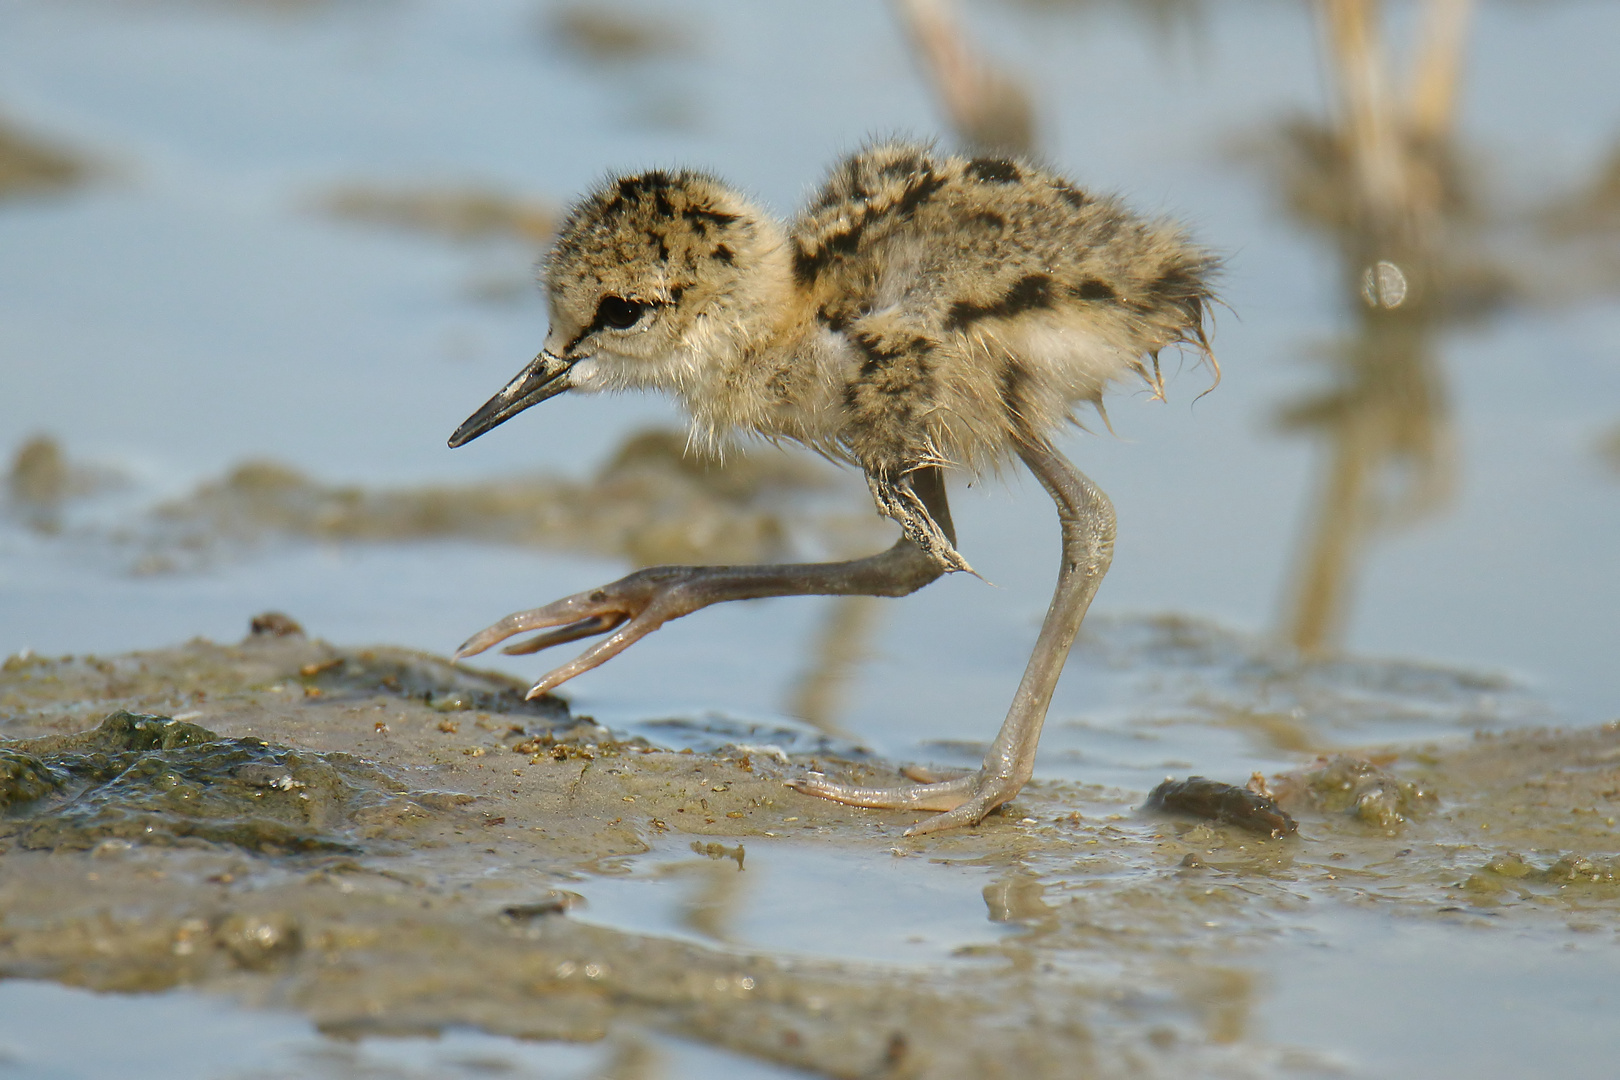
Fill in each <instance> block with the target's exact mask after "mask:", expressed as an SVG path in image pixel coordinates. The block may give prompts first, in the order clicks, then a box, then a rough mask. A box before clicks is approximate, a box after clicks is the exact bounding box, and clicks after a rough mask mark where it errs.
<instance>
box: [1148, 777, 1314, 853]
mask: <svg viewBox="0 0 1620 1080" xmlns="http://www.w3.org/2000/svg"><path fill="white" fill-rule="evenodd" d="M1143 805H1144V809H1148V810H1167V811H1171V812H1179V813H1183V814H1192V815H1194V816H1196V817H1204V818H1210V819H1212V820H1214V821H1219V822H1223V823H1224V824H1227V825H1236V826H1237V827H1238V828H1240V829H1247V830H1248V831H1249V832H1253V833H1259V834H1261V835H1262V836H1269V837H1271V838H1272V839H1273V840H1279V839H1281V838H1282V837H1284V836H1287V835H1289V834H1290V833H1295V832H1298V831H1299V825H1298V824H1297V823H1296V822H1295V821H1294V819H1293V818H1291V817H1289V816H1288V815H1287V814H1285V813H1284V812H1283V811H1282V809H1281V808H1280V807H1279V806H1278V805H1277V802H1276V800H1275V799H1272V798H1271V797H1270V796H1267V795H1261V794H1259V793H1258V792H1254V791H1250V790H1249V789H1248V788H1240V787H1238V786H1237V785H1235V784H1223V783H1221V782H1220V781H1219V780H1206V779H1205V778H1204V777H1202V776H1189V777H1187V779H1185V780H1166V781H1165V782H1164V783H1162V784H1160V785H1159V786H1158V787H1156V788H1154V789H1153V791H1152V792H1151V793H1150V794H1149V795H1148V798H1147V802H1146V803H1145V804H1143Z"/></svg>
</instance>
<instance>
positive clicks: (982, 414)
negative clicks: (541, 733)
mask: <svg viewBox="0 0 1620 1080" xmlns="http://www.w3.org/2000/svg"><path fill="white" fill-rule="evenodd" d="M1215 269H1216V260H1215V259H1214V257H1213V256H1211V255H1210V254H1209V253H1208V252H1205V251H1203V250H1202V249H1200V248H1198V247H1196V246H1194V245H1193V244H1192V243H1190V242H1189V241H1188V239H1187V238H1186V236H1185V235H1184V234H1183V233H1182V231H1181V230H1180V229H1179V228H1177V227H1176V226H1174V225H1172V224H1168V223H1164V222H1153V221H1147V220H1144V219H1142V218H1139V217H1137V216H1135V215H1133V214H1132V213H1131V212H1130V211H1129V210H1127V209H1126V208H1125V207H1124V206H1123V205H1121V204H1120V203H1119V202H1118V201H1117V200H1115V199H1112V198H1108V197H1102V196H1096V195H1092V194H1089V193H1087V192H1084V191H1082V190H1081V189H1080V188H1078V187H1076V186H1075V185H1073V184H1071V183H1069V182H1068V181H1066V180H1064V179H1063V178H1061V177H1059V176H1056V175H1054V174H1052V173H1050V172H1047V171H1045V170H1043V169H1040V168H1038V167H1036V166H1035V165H1033V164H1030V163H1028V162H1025V161H1019V160H1010V159H1004V158H994V157H979V158H973V159H965V158H960V157H953V156H946V155H942V154H938V153H936V152H934V151H932V150H931V149H930V148H928V147H925V146H919V145H915V144H911V143H905V142H893V143H882V144H877V145H873V146H870V147H867V148H866V149H863V150H861V151H859V152H857V153H855V154H852V155H850V156H849V157H847V158H845V159H844V160H843V161H841V162H839V163H838V164H837V165H836V166H835V167H834V168H833V170H832V173H831V175H830V176H829V177H828V179H827V181H826V183H825V184H824V186H823V187H822V189H821V190H820V191H819V192H818V193H817V194H816V196H815V197H814V198H813V199H812V200H811V202H810V204H809V206H808V207H807V208H806V209H805V210H804V211H803V212H802V213H801V214H800V215H799V216H798V217H797V218H796V219H795V220H794V221H793V222H792V223H791V224H789V225H787V226H786V227H783V226H782V225H780V224H778V223H777V222H775V221H773V220H772V219H771V217H770V216H769V215H768V214H766V213H765V212H764V211H762V210H760V209H759V208H758V207H756V206H754V205H753V204H752V203H750V202H749V201H748V200H747V199H746V198H744V197H743V196H742V195H741V194H739V193H737V192H736V191H735V190H734V189H732V188H730V187H728V186H727V185H726V184H724V183H722V182H721V181H719V180H717V179H715V178H714V177H711V176H708V175H706V174H703V173H698V172H687V171H680V172H666V171H661V170H657V171H651V172H645V173H640V174H638V175H634V176H625V177H622V178H618V179H614V180H611V181H609V182H608V183H606V184H604V185H603V186H601V187H600V188H598V189H597V190H596V191H594V192H592V193H591V194H589V195H587V196H586V197H585V198H584V199H583V200H581V201H580V203H579V204H578V205H577V206H575V207H574V209H573V210H572V211H571V213H570V214H569V216H568V218H567V220H566V221H565V222H564V224H563V227H562V229H561V232H560V234H559V237H558V240H557V242H556V245H555V246H554V248H553V249H552V251H551V253H550V255H549V256H548V257H547V259H546V261H545V264H544V279H545V288H546V297H547V301H548V304H549V307H550V313H551V328H550V332H549V333H548V335H547V337H546V341H545V347H544V349H543V350H542V351H541V353H540V355H539V356H537V357H536V358H535V359H534V361H533V362H532V363H531V364H530V365H529V366H528V367H527V368H525V369H524V370H523V371H522V372H520V373H519V374H518V376H517V377H516V378H514V379H513V380H512V381H511V382H510V383H509V384H508V385H507V386H506V387H505V388H504V389H503V390H501V392H500V393H498V394H497V395H496V396H495V397H494V398H492V399H490V401H489V402H488V403H486V404H485V405H484V406H483V407H482V408H480V409H479V410H478V411H477V412H476V413H474V414H473V415H472V416H471V417H470V418H468V420H467V421H466V423H464V424H463V425H462V426H461V427H460V428H459V429H458V430H457V431H456V433H455V434H454V435H453V436H452V437H451V439H450V445H451V446H453V447H454V446H460V445H462V444H464V443H466V442H468V441H470V440H472V439H474V438H477V437H478V436H479V435H481V434H483V433H484V432H486V431H488V430H490V429H491V428H493V427H495V426H496V425H497V424H500V423H502V422H504V421H506V420H508V419H510V418H511V417H513V416H515V415H517V414H518V413H519V412H521V411H523V410H524V409H527V408H529V407H530V406H532V405H535V404H538V403H539V402H541V401H544V400H546V399H548V398H551V397H554V396H555V395H557V394H560V393H562V392H564V391H568V390H573V391H577V392H595V391H602V390H625V389H633V388H637V389H640V388H646V389H657V390H662V391H666V392H669V393H671V394H673V395H674V396H675V397H676V398H677V399H678V400H679V401H680V402H681V404H682V405H683V406H684V408H685V409H686V411H687V413H688V414H689V415H690V417H691V419H692V434H693V437H694V438H695V439H696V440H698V441H701V442H703V443H707V444H709V445H710V446H711V447H713V448H718V447H719V445H720V444H723V443H724V442H726V441H728V440H730V439H732V438H734V437H736V436H738V435H747V434H752V435H757V436H761V437H764V438H766V439H770V440H782V439H787V440H791V441H794V442H798V443H801V444H803V445H805V446H808V447H810V448H811V449H813V450H816V451H818V452H820V453H822V454H824V455H826V456H828V457H830V458H833V459H835V460H838V461H842V462H846V463H849V464H853V465H856V466H858V467H859V468H861V469H862V470H863V472H864V473H865V474H866V478H867V482H868V484H869V485H870V487H871V491H872V495H873V498H874V500H875V502H876V505H877V508H878V511H879V512H880V513H881V514H883V515H884V516H886V517H889V518H892V519H894V520H895V521H896V522H897V523H898V524H899V525H900V528H901V537H900V539H899V540H898V541H897V542H896V544H895V545H894V547H892V548H890V549H889V550H888V551H886V552H884V553H882V554H880V555H874V556H871V557H868V558H866V559H856V560H851V561H848V562H841V563H826V564H802V565H781V566H741V567H657V568H653V569H651V570H645V571H641V572H639V573H637V574H632V575H630V576H629V577H627V578H624V579H621V580H620V581H618V582H615V583H613V584H612V585H609V586H605V587H603V588H602V589H597V590H593V591H591V592H589V593H581V594H579V595H577V596H573V597H569V598H567V599H564V600H560V601H558V602H556V603H554V604H550V605H547V606H546V607H543V608H538V609H535V610H533V611H527V612H520V613H518V614H515V615H512V616H509V617H508V618H506V619H504V620H502V621H501V622H499V623H496V624H495V625H494V626H491V627H490V628H489V629H487V630H485V631H483V632H482V633H480V634H478V635H476V636H474V637H473V638H472V639H471V640H469V641H468V642H467V643H466V644H465V645H463V646H462V648H461V650H460V651H459V652H458V654H457V655H458V656H469V655H472V654H474V653H478V652H481V651H483V650H485V649H487V648H489V647H490V646H492V645H495V644H497V643H498V642H500V641H503V640H505V639H507V638H509V637H511V636H513V635H514V634H519V633H523V632H526V631H530V630H546V631H547V632H546V633H542V634H541V635H539V636H538V637H536V638H534V639H532V640H530V641H527V642H524V643H521V644H519V645H514V646H510V647H508V648H507V650H506V651H507V652H509V653H527V652H532V651H536V650H538V649H542V648H546V647H548V646H550V645H555V644H559V643H562V642H565V641H573V640H578V639H580V638H584V637H589V636H594V635H597V634H603V633H608V634H609V635H610V636H608V637H607V638H605V639H604V640H603V641H601V642H599V643H597V644H596V645H595V646H593V647H592V648H591V649H590V650H588V651H587V652H586V653H585V654H583V655H582V656H580V657H579V658H577V659H576V660H575V661H573V662H572V663H570V664H568V665H565V666H564V667H562V668H559V669H557V670H556V671H554V672H552V673H551V674H549V675H547V676H546V677H545V678H544V679H542V680H541V681H540V682H539V683H537V684H536V685H535V688H534V690H533V691H531V693H532V694H539V693H543V692H545V691H546V690H549V689H551V688H552V687H555V686H557V685H559V684H560V683H562V682H564V681H566V680H567V679H569V678H572V677H573V676H574V675H577V674H579V673H580V672H582V671H586V670H589V669H590V668H593V667H595V666H597V665H598V664H600V663H602V662H603V661H605V660H607V659H609V658H610V657H612V656H614V655H617V654H618V653H619V652H622V651H623V650H624V649H625V648H626V647H628V646H629V645H630V644H632V643H633V642H634V641H636V640H639V639H640V638H641V637H644V636H645V635H646V634H648V633H650V632H651V631H652V630H655V629H657V627H658V626H660V625H662V624H663V623H664V622H667V621H668V620H669V619H671V618H676V617H678V616H680V615H684V614H687V613H689V612H691V611H695V610H697V609H698V608H701V607H705V606H707V605H709V604H713V603H717V602H720V601H723V600H733V599H743V598H747V597H760V596H784V595H809V594H821V595H829V594H831V595H848V594H855V593H864V594H869V595H885V596H899V595H905V594H907V593H910V592H913V591H915V590H916V589H918V588H921V587H922V586H923V585H925V584H927V583H928V582H930V581H932V580H934V579H935V578H937V577H938V576H939V575H940V574H942V573H945V572H949V571H967V570H971V567H970V566H969V565H968V563H967V561H966V560H965V559H964V558H963V557H962V555H961V554H960V553H959V552H958V551H957V550H956V541H955V532H954V529H953V526H952V523H951V518H950V511H949V507H948V505H947V502H946V498H945V486H944V476H943V470H945V469H959V470H963V471H965V472H967V473H969V474H970V475H971V474H977V473H981V472H984V471H986V470H993V469H996V468H998V467H999V466H1001V465H1002V464H1003V463H1005V462H1007V461H1008V460H1010V459H1011V458H1012V457H1014V456H1016V457H1018V458H1020V459H1021V460H1022V461H1024V463H1025V464H1026V465H1027V466H1028V467H1029V468H1030V469H1031V471H1033V472H1034V473H1035V475H1036V477H1037V478H1038V479H1039V480H1040V481H1041V483H1042V485H1043V486H1044V487H1045V488H1046V489H1047V491H1048V493H1049V494H1051V495H1052V497H1053V499H1054V500H1055V501H1056V502H1057V504H1058V509H1059V518H1060V521H1061V523H1062V526H1063V535H1064V562H1063V567H1062V570H1061V572H1060V578H1059V584H1058V589H1057V593H1056V595H1055V596H1054V599H1053V604H1052V608H1051V610H1050V611H1049V612H1048V614H1047V619H1046V623H1045V624H1044V625H1043V627H1042V631H1041V635H1040V638H1039V639H1038V641H1037V643H1036V647H1035V651H1034V655H1033V656H1032V657H1031V660H1030V665H1029V667H1028V669H1027V670H1026V672H1025V675H1024V680H1023V683H1022V684H1021V685H1020V687H1019V690H1018V693H1017V695H1016V696H1015V698H1014V702H1013V706H1012V709H1011V711H1010V712H1009V714H1008V717H1007V720H1006V722H1005V723H1004V724H1003V727H1002V731H1001V734H1000V735H999V736H998V738H997V740H996V743H995V744H994V746H993V747H992V749H991V752H990V755H989V756H988V757H987V758H986V761H985V765H984V767H983V768H982V769H981V770H980V771H979V773H977V774H975V775H974V776H971V777H964V778H961V779H959V780H953V781H946V782H943V783H937V784H919V785H912V786H906V787H899V788H876V789H868V788H854V787H849V786H846V785H839V784H833V783H830V782H828V781H826V780H824V779H821V778H817V777H813V776H812V777H807V778H804V779H802V780H799V781H796V782H795V786H797V787H798V788H799V789H800V790H803V791H809V792H811V793H814V794H818V795H824V796H826V797H829V798H835V799H839V800H841V801H845V802H851V803H856V804H859V805H867V806H888V807H911V808H917V809H937V810H941V811H945V812H944V813H942V814H941V815H940V816H939V817H936V818H932V819H928V820H926V821H924V822H921V823H919V824H918V825H917V826H916V827H914V828H913V830H912V831H913V832H926V831H933V830H935V829H939V828H948V827H950V826H952V825H958V824H967V823H973V822H977V821H978V820H980V819H981V818H982V817H983V816H984V815H985V814H986V813H989V811H990V810H992V809H994V808H995V807H996V806H999V805H1000V804H1001V803H1003V802H1006V801H1007V800H1008V799H1010V798H1012V796H1013V795H1014V794H1016V793H1017V791H1018V790H1019V788H1021V787H1022V785H1023V784H1024V783H1025V782H1026V781H1027V780H1028V778H1029V775H1030V773H1031V770H1032V769H1033V764H1034V755H1035V746H1036V743H1037V741H1038V739H1039V736H1040V728H1041V724H1042V722H1043V720H1044V718H1045V714H1046V707H1047V703H1048V702H1049V701H1050V698H1051V694H1052V690H1053V688H1054V687H1055V685H1056V682H1057V677H1058V674H1059V672H1060V671H1061V669H1062V665H1063V660H1064V658H1065V657H1066V656H1067V654H1068V650H1069V647H1070V645H1071V644H1072V642H1073V640H1074V636H1075V634H1076V633H1077V632H1078V630H1079V626H1080V621H1081V619H1082V618H1083V617H1084V614H1085V609H1086V607H1087V606H1088V605H1089V603H1090V600H1091V596H1092V595H1093V594H1094V593H1095V591H1096V587H1097V584H1098V583H1099V582H1100V581H1101V579H1102V576H1103V574H1104V573H1105V572H1106V570H1107V566H1108V563H1109V560H1110V558H1111V555H1112V548H1113V535H1114V523H1113V511H1112V508H1111V506H1110V505H1109V503H1108V500H1107V497H1106V496H1104V495H1103V494H1102V492H1101V491H1100V490H1098V489H1097V488H1096V487H1095V486H1094V485H1092V484H1091V482H1090V481H1089V480H1087V479H1086V478H1085V477H1084V475H1082V474H1081V473H1080V472H1079V471H1078V470H1076V469H1075V468H1074V466H1073V465H1071V464H1070V463H1069V462H1068V461H1066V460H1065V459H1064V458H1063V457H1062V456H1061V455H1060V454H1059V453H1058V452H1057V451H1056V450H1055V449H1053V448H1052V445H1051V443H1050V438H1051V436H1052V434H1053V433H1054V432H1055V431H1056V430H1058V429H1059V428H1061V427H1062V426H1064V425H1065V424H1066V423H1068V422H1070V421H1072V420H1074V419H1075V410H1076V408H1077V407H1078V406H1081V405H1084V404H1089V405H1093V406H1095V407H1096V408H1098V409H1099V410H1100V409H1101V408H1102V396H1103V393H1104V392H1105V391H1106V390H1107V388H1108V387H1109V385H1110V384H1111V383H1113V382H1115V381H1118V380H1120V379H1122V378H1127V377H1138V378H1142V379H1145V380H1146V381H1147V383H1148V384H1149V385H1150V386H1151V388H1152V389H1153V391H1154V393H1155V394H1160V393H1162V389H1163V384H1162V380H1161V377H1160V374H1159V367H1158V355H1159V352H1160V350H1162V349H1164V348H1166V347H1167V346H1172V345H1191V346H1193V347H1194V348H1196V349H1197V350H1198V351H1199V352H1200V354H1201V355H1203V356H1208V355H1209V352H1208V343H1207V338H1206V336H1205V331H1204V319H1205V316H1206V314H1207V311H1208V307H1209V303H1210V300H1211V292H1210V279H1211V277H1212V276H1213V274H1214V272H1215Z"/></svg>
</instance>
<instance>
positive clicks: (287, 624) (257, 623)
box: [248, 611, 304, 637]
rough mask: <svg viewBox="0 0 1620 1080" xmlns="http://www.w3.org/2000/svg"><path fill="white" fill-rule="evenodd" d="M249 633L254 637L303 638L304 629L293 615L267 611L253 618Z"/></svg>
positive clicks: (249, 625) (249, 624)
mask: <svg viewBox="0 0 1620 1080" xmlns="http://www.w3.org/2000/svg"><path fill="white" fill-rule="evenodd" d="M248 632H249V633H250V634H252V635H253V636H254V637H303V636H304V628H303V626H302V625H300V624H299V622H298V620H297V619H295V618H293V617H292V616H291V615H284V614H282V613H281V612H279V611H266V612H263V613H261V614H258V615H255V616H253V621H252V622H250V623H248Z"/></svg>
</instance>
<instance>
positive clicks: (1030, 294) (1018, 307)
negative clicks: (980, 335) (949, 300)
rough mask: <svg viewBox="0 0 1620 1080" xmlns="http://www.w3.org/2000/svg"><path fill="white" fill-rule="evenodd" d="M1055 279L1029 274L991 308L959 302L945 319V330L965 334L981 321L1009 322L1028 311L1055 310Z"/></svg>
mask: <svg viewBox="0 0 1620 1080" xmlns="http://www.w3.org/2000/svg"><path fill="white" fill-rule="evenodd" d="M1052 284H1053V282H1052V278H1051V275H1049V274H1026V275H1024V276H1023V277H1021V278H1019V279H1018V280H1017V281H1015V282H1014V283H1013V286H1012V288H1010V289H1008V290H1007V292H1006V295H1004V296H1002V297H1001V298H1000V299H998V300H992V301H991V302H990V303H988V304H977V303H974V302H973V301H971V300H958V301H956V302H955V303H954V304H952V305H951V307H950V311H949V312H947V313H946V316H945V327H946V329H949V330H962V329H965V328H966V327H969V326H971V325H973V324H974V323H976V322H978V321H979V320H980V319H1010V318H1013V317H1014V316H1016V315H1021V314H1023V313H1024V312H1026V311H1039V310H1041V309H1043V308H1049V307H1051V306H1052Z"/></svg>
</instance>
